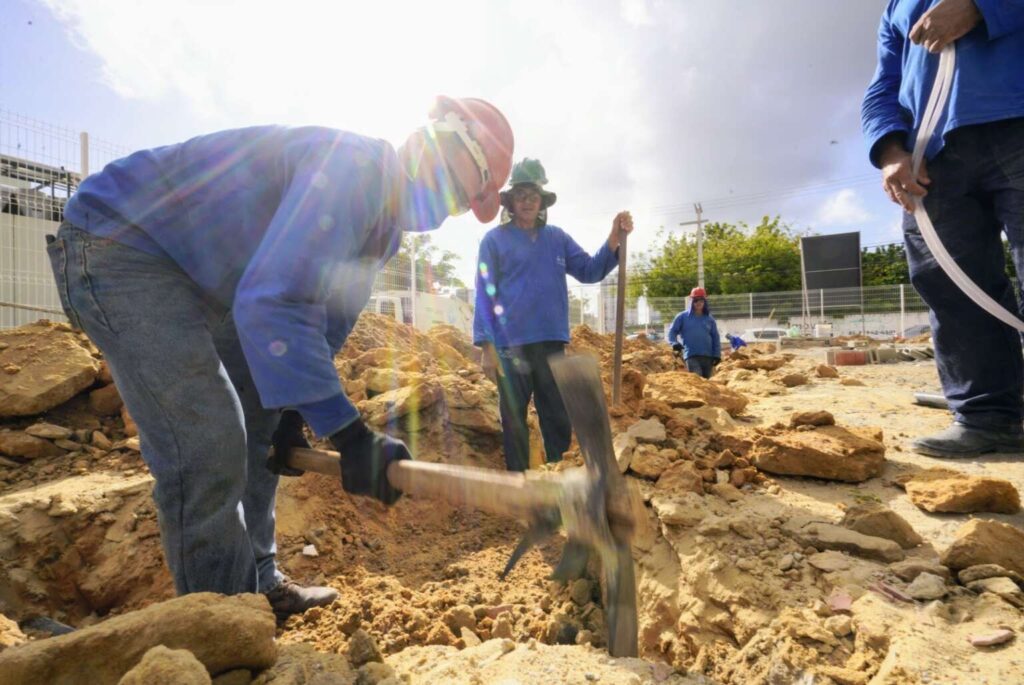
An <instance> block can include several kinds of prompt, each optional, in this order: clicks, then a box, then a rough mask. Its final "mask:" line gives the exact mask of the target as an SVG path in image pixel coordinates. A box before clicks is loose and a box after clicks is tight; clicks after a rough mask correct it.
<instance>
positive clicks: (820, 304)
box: [818, 288, 825, 323]
mask: <svg viewBox="0 0 1024 685" xmlns="http://www.w3.org/2000/svg"><path fill="white" fill-rule="evenodd" d="M818 310H819V311H820V312H821V314H820V316H819V317H818V318H819V319H821V322H820V323H825V289H824V288H819V289H818Z"/></svg>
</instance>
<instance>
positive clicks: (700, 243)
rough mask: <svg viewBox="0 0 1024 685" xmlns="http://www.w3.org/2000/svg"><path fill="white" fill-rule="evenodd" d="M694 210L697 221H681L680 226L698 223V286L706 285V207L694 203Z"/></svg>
mask: <svg viewBox="0 0 1024 685" xmlns="http://www.w3.org/2000/svg"><path fill="white" fill-rule="evenodd" d="M693 211H695V212H697V220H696V221H680V222H679V225H680V226H693V225H694V224H696V225H697V287H698V288H703V287H704V218H703V213H704V208H703V207H701V205H700V203H699V202H695V203H694V204H693Z"/></svg>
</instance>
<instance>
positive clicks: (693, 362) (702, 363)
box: [686, 354, 715, 378]
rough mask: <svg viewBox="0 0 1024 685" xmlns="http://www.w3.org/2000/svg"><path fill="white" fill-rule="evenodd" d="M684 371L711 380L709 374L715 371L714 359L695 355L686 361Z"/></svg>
mask: <svg viewBox="0 0 1024 685" xmlns="http://www.w3.org/2000/svg"><path fill="white" fill-rule="evenodd" d="M686 370H687V371H689V372H690V373H695V374H697V375H698V376H700V377H701V378H711V374H712V373H714V371H715V358H714V357H705V356H703V355H699V354H695V355H693V356H692V357H688V358H687V359H686Z"/></svg>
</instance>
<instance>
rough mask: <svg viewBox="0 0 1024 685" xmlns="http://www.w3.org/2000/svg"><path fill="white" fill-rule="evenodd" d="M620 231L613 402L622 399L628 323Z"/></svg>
mask: <svg viewBox="0 0 1024 685" xmlns="http://www.w3.org/2000/svg"><path fill="white" fill-rule="evenodd" d="M628 235H629V234H628V233H626V232H624V231H621V230H620V231H619V292H618V293H617V295H616V297H615V365H614V368H613V371H612V404H615V405H617V404H621V401H622V337H623V333H624V328H623V327H624V325H625V323H626V237H627V236H628Z"/></svg>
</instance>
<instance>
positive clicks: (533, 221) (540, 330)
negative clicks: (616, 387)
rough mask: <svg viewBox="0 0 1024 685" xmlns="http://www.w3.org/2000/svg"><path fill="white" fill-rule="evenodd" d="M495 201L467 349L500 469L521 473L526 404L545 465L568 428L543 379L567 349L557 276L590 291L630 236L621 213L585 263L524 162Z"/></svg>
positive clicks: (542, 178)
mask: <svg viewBox="0 0 1024 685" xmlns="http://www.w3.org/2000/svg"><path fill="white" fill-rule="evenodd" d="M509 181H510V187H509V188H508V189H507V190H504V191H502V192H501V193H500V199H501V205H502V207H503V208H504V210H505V211H504V212H503V213H502V219H501V225H499V226H498V227H496V228H493V229H491V230H490V231H488V232H487V235H485V236H484V239H483V240H482V241H481V243H480V256H479V258H478V259H477V276H476V311H475V314H474V322H473V342H474V344H475V345H477V346H479V347H481V348H482V351H483V356H482V365H483V368H484V372H485V373H486V374H487V375H488V377H489V378H491V379H492V380H493V381H495V382H496V383H497V385H498V396H499V400H500V408H501V427H502V433H503V439H504V448H505V464H506V466H507V467H508V469H509V470H510V471H525V470H526V469H527V468H528V467H529V465H530V434H529V428H528V427H527V424H526V417H527V409H528V407H529V404H530V399H531V398H532V399H533V403H534V406H535V407H536V409H537V418H538V419H539V420H540V430H541V434H542V436H543V438H544V452H545V455H546V460H547V461H548V462H556V461H560V460H561V458H562V454H563V453H564V452H565V451H566V450H568V449H569V443H570V442H571V441H572V426H571V424H570V423H569V416H568V414H567V413H566V410H565V406H564V405H563V404H562V397H561V395H560V394H559V392H558V388H557V386H556V385H555V381H554V377H553V376H552V374H551V367H550V365H549V359H550V358H551V357H557V356H561V355H563V354H564V353H565V346H566V344H567V343H568V342H569V290H568V288H567V286H566V280H565V277H566V275H570V276H572V277H574V278H575V279H576V280H578V281H580V282H581V283H598V282H599V281H601V280H602V279H604V277H605V276H607V275H608V274H609V273H611V271H612V270H613V269H614V268H615V267H616V266H617V265H618V249H619V238H620V236H621V235H622V234H623V233H629V232H630V231H632V230H633V219H632V217H631V216H630V214H629V212H619V213H618V214H617V215H616V216H615V218H614V219H613V220H612V229H611V234H610V235H609V236H608V239H607V240H606V241H605V242H604V244H603V245H602V246H601V248H600V249H599V250H598V251H597V253H596V254H594V256H590V255H589V254H587V252H585V251H584V250H583V248H581V247H580V246H579V245H578V244H577V243H576V241H575V240H573V239H572V238H571V237H570V236H569V234H568V233H566V232H565V231H563V230H562V229H561V228H559V227H557V226H552V225H551V224H549V223H548V220H547V210H548V208H550V207H551V206H552V205H553V204H555V200H557V196H556V195H555V193H553V192H551V191H550V190H546V189H545V187H544V186H546V185H547V183H548V178H547V174H546V173H545V171H544V165H542V164H541V163H540V161H539V160H536V159H530V158H526V159H524V160H522V161H520V162H518V163H517V164H516V165H515V166H513V167H512V175H511V178H510V179H509Z"/></svg>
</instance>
